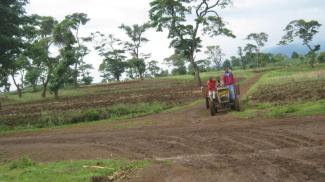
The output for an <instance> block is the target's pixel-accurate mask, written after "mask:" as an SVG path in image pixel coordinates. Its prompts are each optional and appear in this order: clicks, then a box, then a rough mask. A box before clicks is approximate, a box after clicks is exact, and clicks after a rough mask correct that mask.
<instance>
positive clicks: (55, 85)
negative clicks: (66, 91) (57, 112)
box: [50, 14, 88, 98]
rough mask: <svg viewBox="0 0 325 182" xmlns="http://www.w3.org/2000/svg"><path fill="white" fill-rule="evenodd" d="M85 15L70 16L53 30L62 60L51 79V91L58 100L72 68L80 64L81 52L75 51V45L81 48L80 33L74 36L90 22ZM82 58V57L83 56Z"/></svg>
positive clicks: (54, 39) (60, 59)
mask: <svg viewBox="0 0 325 182" xmlns="http://www.w3.org/2000/svg"><path fill="white" fill-rule="evenodd" d="M85 16H86V15H84V14H80V16H79V14H73V15H68V16H66V17H65V19H64V20H63V21H62V22H60V23H59V24H57V25H56V26H55V27H54V30H53V41H54V43H55V44H57V45H58V46H61V49H60V58H59V62H58V64H57V65H55V68H54V69H53V70H54V71H53V77H52V78H51V80H50V82H51V87H50V88H51V90H52V91H53V92H54V94H55V97H56V98H57V97H58V96H59V95H58V91H59V89H60V88H61V87H62V85H63V83H64V81H65V79H64V78H65V76H66V74H67V73H69V70H70V66H72V65H74V64H78V62H79V61H80V60H79V59H80V55H79V54H80V52H79V51H80V50H79V49H75V48H74V45H75V44H78V47H80V44H79V41H78V37H77V36H76V35H78V33H76V34H74V31H77V32H78V29H79V26H80V24H84V23H86V22H87V21H88V19H86V18H85ZM81 57H82V56H81Z"/></svg>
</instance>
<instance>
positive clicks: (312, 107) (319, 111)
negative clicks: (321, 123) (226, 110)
mask: <svg viewBox="0 0 325 182" xmlns="http://www.w3.org/2000/svg"><path fill="white" fill-rule="evenodd" d="M243 108H245V109H244V110H243V111H241V112H233V113H232V114H233V115H234V116H237V117H240V118H245V119H250V118H254V117H257V116H259V117H266V118H282V117H293V116H314V115H324V114H325V99H323V100H319V101H316V102H315V101H311V102H293V103H288V104H282V105H278V104H271V103H255V104H252V103H246V104H243Z"/></svg>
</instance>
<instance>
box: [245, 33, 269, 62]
mask: <svg viewBox="0 0 325 182" xmlns="http://www.w3.org/2000/svg"><path fill="white" fill-rule="evenodd" d="M268 37H269V36H268V34H266V33H264V32H261V33H251V34H249V35H248V36H247V38H246V40H251V41H253V43H254V44H253V45H255V47H256V48H255V51H256V66H257V68H258V67H260V61H261V60H260V52H261V48H262V47H264V45H265V43H266V42H267V41H268Z"/></svg>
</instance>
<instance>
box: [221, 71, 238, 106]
mask: <svg viewBox="0 0 325 182" xmlns="http://www.w3.org/2000/svg"><path fill="white" fill-rule="evenodd" d="M221 82H222V85H224V86H225V87H227V88H228V89H229V93H230V100H232V101H234V100H235V99H236V95H235V83H236V80H235V77H234V74H233V73H232V71H231V70H230V69H229V67H227V66H226V67H225V71H224V72H223V74H222V75H221Z"/></svg>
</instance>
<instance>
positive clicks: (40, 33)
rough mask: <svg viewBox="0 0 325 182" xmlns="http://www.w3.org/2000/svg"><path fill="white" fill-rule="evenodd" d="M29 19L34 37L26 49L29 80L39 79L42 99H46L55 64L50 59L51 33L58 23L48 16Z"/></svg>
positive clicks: (36, 16) (52, 59) (54, 61)
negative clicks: (28, 60)
mask: <svg viewBox="0 0 325 182" xmlns="http://www.w3.org/2000/svg"><path fill="white" fill-rule="evenodd" d="M30 18H31V21H32V22H31V24H32V25H33V26H34V29H35V30H34V31H35V32H36V33H35V35H36V36H35V37H34V40H33V41H32V42H31V45H30V46H29V47H28V57H29V58H30V59H31V60H32V63H31V66H30V68H29V79H30V81H33V80H34V81H35V80H37V79H38V77H39V79H40V80H41V81H42V85H43V91H42V97H46V91H47V87H48V83H49V81H50V78H51V75H52V73H53V67H54V65H55V64H56V59H55V58H51V57H50V48H51V46H52V45H53V34H52V32H53V29H54V27H55V26H56V25H57V23H58V22H57V21H56V20H55V19H54V18H53V17H50V16H39V15H32V16H31V17H30ZM38 74H39V75H38ZM30 76H31V77H30Z"/></svg>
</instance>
